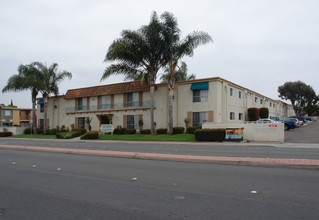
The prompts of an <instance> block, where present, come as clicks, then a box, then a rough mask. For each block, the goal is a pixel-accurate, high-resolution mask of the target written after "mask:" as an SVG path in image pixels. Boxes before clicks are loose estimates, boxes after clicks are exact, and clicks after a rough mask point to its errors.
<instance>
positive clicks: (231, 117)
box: [229, 112, 235, 120]
mask: <svg viewBox="0 0 319 220" xmlns="http://www.w3.org/2000/svg"><path fill="white" fill-rule="evenodd" d="M229 119H230V120H235V112H230V114H229Z"/></svg>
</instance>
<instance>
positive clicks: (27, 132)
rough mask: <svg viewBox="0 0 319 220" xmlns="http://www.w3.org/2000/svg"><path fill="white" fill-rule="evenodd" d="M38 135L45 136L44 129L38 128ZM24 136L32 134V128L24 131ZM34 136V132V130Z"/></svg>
mask: <svg viewBox="0 0 319 220" xmlns="http://www.w3.org/2000/svg"><path fill="white" fill-rule="evenodd" d="M37 133H38V134H43V129H42V128H37ZM23 134H31V128H26V129H24V130H23ZM32 134H33V130H32Z"/></svg>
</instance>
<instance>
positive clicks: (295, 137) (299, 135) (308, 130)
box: [285, 122, 319, 143]
mask: <svg viewBox="0 0 319 220" xmlns="http://www.w3.org/2000/svg"><path fill="white" fill-rule="evenodd" d="M285 142H287V143H319V122H312V123H310V124H309V125H303V126H301V127H299V128H295V129H290V130H288V131H285Z"/></svg>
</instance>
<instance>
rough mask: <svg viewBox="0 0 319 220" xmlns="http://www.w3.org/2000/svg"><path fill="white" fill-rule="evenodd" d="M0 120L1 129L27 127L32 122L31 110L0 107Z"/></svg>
mask: <svg viewBox="0 0 319 220" xmlns="http://www.w3.org/2000/svg"><path fill="white" fill-rule="evenodd" d="M0 119H1V121H0V126H1V127H12V126H14V125H21V126H24V125H25V126H27V125H29V122H30V121H31V120H32V109H28V108H10V107H2V106H0Z"/></svg>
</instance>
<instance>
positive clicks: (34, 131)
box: [32, 94, 37, 134]
mask: <svg viewBox="0 0 319 220" xmlns="http://www.w3.org/2000/svg"><path fill="white" fill-rule="evenodd" d="M36 102H37V94H32V129H33V134H37V117H36V115H35V105H36Z"/></svg>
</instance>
